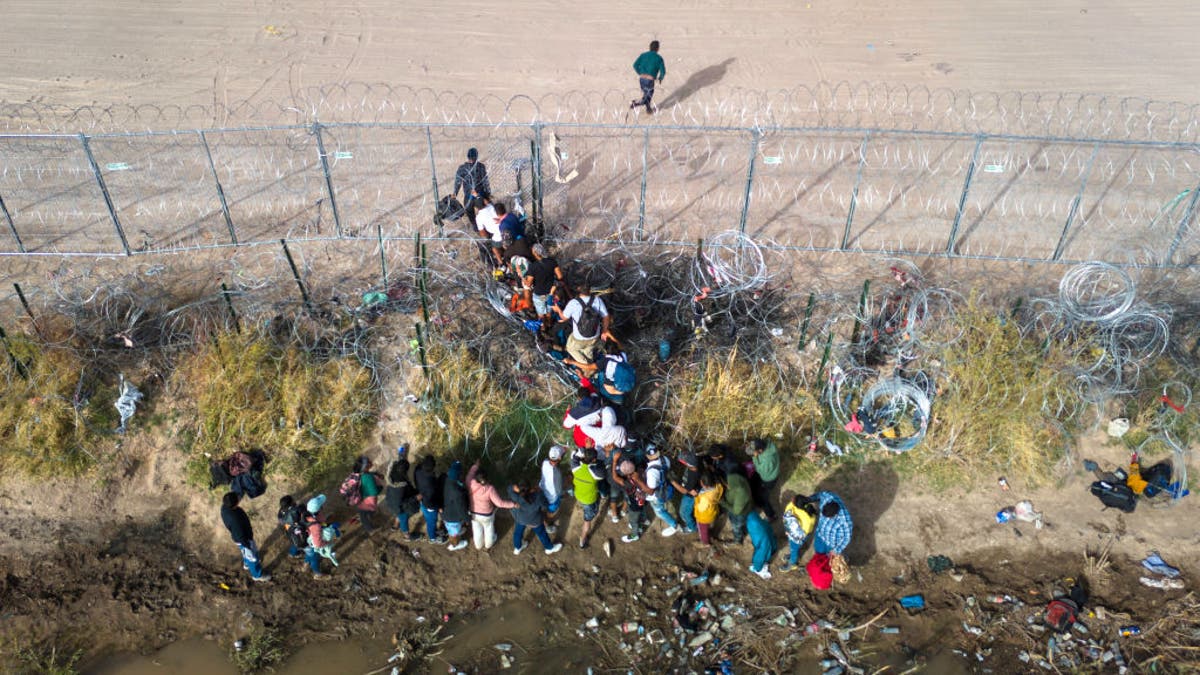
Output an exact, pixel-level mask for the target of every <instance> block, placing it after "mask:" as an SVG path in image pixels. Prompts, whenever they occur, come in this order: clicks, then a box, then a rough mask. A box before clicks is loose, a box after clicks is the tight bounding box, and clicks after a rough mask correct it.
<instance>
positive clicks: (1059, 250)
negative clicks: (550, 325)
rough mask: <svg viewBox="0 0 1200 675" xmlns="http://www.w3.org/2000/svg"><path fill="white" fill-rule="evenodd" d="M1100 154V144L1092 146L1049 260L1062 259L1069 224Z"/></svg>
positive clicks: (1077, 210)
mask: <svg viewBox="0 0 1200 675" xmlns="http://www.w3.org/2000/svg"><path fill="white" fill-rule="evenodd" d="M1098 154H1100V143H1098V142H1097V143H1096V144H1095V145H1093V146H1092V156H1091V157H1090V158H1089V159H1088V163H1087V167H1085V168H1084V170H1083V178H1082V179H1081V180H1080V181H1079V194H1077V195H1075V199H1072V200H1071V208H1070V209H1069V210H1068V211H1067V222H1065V223H1063V229H1062V234H1060V235H1058V245H1056V246H1055V247H1054V255H1053V256H1051V257H1050V259H1051V260H1059V259H1060V258H1062V254H1063V249H1064V248H1066V246H1067V233H1069V232H1070V231H1071V223H1072V222H1073V221H1074V220H1075V214H1076V213H1078V212H1079V204H1080V202H1082V201H1083V191H1084V190H1085V189H1086V188H1087V182H1088V178H1090V177H1091V175H1092V165H1093V164H1094V163H1095V162H1096V155H1098Z"/></svg>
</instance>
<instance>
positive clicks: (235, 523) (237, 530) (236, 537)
mask: <svg viewBox="0 0 1200 675" xmlns="http://www.w3.org/2000/svg"><path fill="white" fill-rule="evenodd" d="M240 500H241V497H240V496H238V493H236V492H226V493H225V497H224V498H222V499H221V522H223V523H225V529H227V530H229V536H230V538H232V539H233V543H235V544H237V547H238V550H240V551H241V552H242V567H243V568H244V569H245V570H246V571H248V572H250V578H251V579H253V580H255V581H270V580H271V575H270V574H263V570H262V560H261V558H259V555H258V546H257V545H255V543H254V528H253V527H251V525H250V517H249V516H247V515H246V512H245V511H243V510H242V507H240V506H238V502H239V501H240Z"/></svg>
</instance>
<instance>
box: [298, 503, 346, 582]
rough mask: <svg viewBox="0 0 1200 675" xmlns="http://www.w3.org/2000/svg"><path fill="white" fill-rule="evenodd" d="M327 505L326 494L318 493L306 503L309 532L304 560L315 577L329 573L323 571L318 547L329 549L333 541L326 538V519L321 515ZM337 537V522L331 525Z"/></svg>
mask: <svg viewBox="0 0 1200 675" xmlns="http://www.w3.org/2000/svg"><path fill="white" fill-rule="evenodd" d="M323 506H325V495H317V496H315V497H313V498H312V499H310V500H308V503H307V504H305V508H304V510H305V515H304V529H305V531H306V532H307V533H308V541H306V542H305V544H306V546H305V547H304V562H306V563H308V567H309V569H311V570H312V573H313V578H314V579H328V578H329V575H328V574H323V573H322V572H321V554H320V553H319V552H318V549H328V547H329V545H330V544H331V543H332V542H330V541H329V540H327V539H326V538H325V519H324V518H323V517H322V516H321V508H322V507H323ZM330 527H331V528H333V534H334V536H335V537H337V536H340V530H339V529H338V526H337V523H332V524H331V525H330Z"/></svg>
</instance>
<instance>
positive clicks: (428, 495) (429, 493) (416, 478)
mask: <svg viewBox="0 0 1200 675" xmlns="http://www.w3.org/2000/svg"><path fill="white" fill-rule="evenodd" d="M413 483H415V484H416V486H417V493H418V494H420V495H421V505H422V506H424V507H425V508H427V509H440V508H442V495H441V489H440V488H441V476H439V475H438V474H437V471H436V470H434V471H425V470H424V469H423V468H421V465H420V464H418V465H417V468H416V469H413Z"/></svg>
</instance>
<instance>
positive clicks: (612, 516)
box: [608, 513, 621, 523]
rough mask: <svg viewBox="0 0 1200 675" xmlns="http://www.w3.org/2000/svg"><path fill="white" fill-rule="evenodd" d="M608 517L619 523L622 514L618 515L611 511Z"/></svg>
mask: <svg viewBox="0 0 1200 675" xmlns="http://www.w3.org/2000/svg"><path fill="white" fill-rule="evenodd" d="M608 519H609V520H611V521H613V522H614V523H619V522H621V516H618V515H617V514H615V513H610V514H608Z"/></svg>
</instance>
